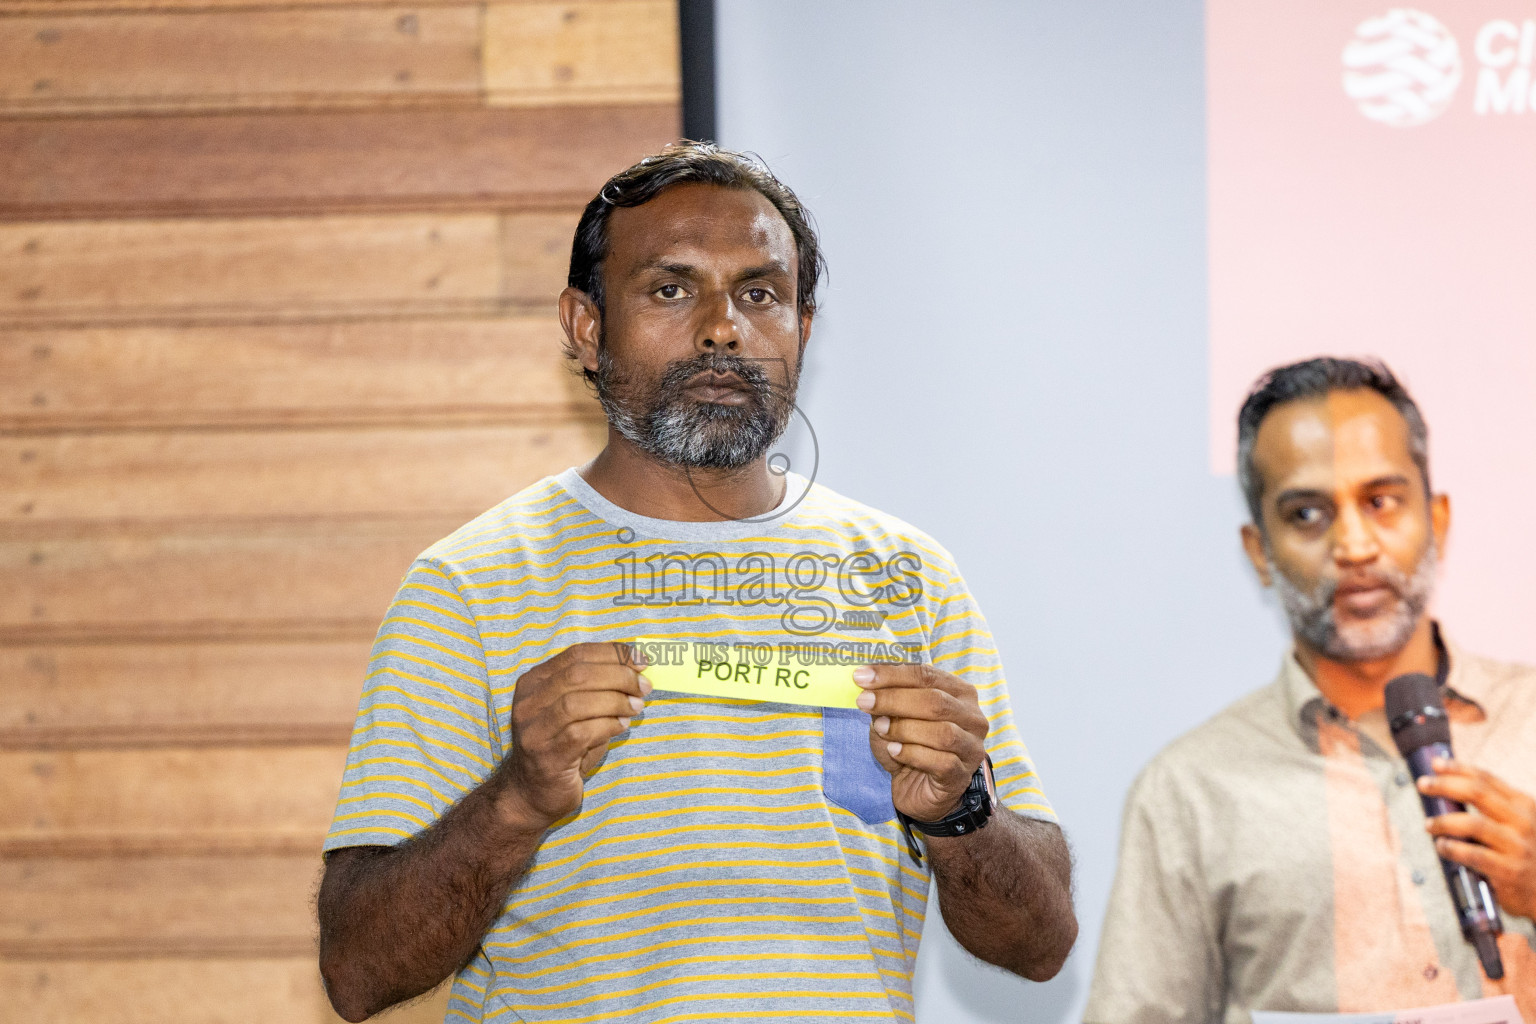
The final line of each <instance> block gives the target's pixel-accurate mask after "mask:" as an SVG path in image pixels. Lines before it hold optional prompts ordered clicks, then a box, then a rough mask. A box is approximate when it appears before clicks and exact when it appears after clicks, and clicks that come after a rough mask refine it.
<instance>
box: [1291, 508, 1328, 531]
mask: <svg viewBox="0 0 1536 1024" xmlns="http://www.w3.org/2000/svg"><path fill="white" fill-rule="evenodd" d="M1291 519H1292V520H1293V521H1295V522H1296V523H1297V524H1298V525H1300V526H1316V525H1318V524H1319V523H1321V522H1322V521H1323V510H1322V509H1320V508H1318V507H1317V506H1316V505H1303V506H1302V507H1301V508H1298V509H1297V510H1296V511H1294V512H1292V513H1291Z"/></svg>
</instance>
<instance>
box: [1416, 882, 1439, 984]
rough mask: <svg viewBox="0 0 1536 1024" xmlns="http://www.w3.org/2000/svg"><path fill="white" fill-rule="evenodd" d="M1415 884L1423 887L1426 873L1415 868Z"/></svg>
mask: <svg viewBox="0 0 1536 1024" xmlns="http://www.w3.org/2000/svg"><path fill="white" fill-rule="evenodd" d="M1413 884H1414V885H1423V884H1424V872H1422V871H1420V870H1419V869H1418V868H1414V869H1413ZM1430 970H1434V968H1433V967H1431V968H1430ZM1430 977H1434V975H1430Z"/></svg>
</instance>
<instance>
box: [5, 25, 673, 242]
mask: <svg viewBox="0 0 1536 1024" xmlns="http://www.w3.org/2000/svg"><path fill="white" fill-rule="evenodd" d="M0 24H4V22H3V20H0ZM678 127H679V126H678V108H677V106H676V105H675V104H673V105H667V106H627V107H609V106H597V107H578V108H570V107H566V108H555V109H517V110H512V109H504V110H485V109H465V110H441V109H434V110H369V111H350V112H347V111H342V112H313V113H299V114H230V115H224V116H177V117H153V118H125V117H109V118H58V119H54V118H17V119H12V120H9V121H0V217H3V218H8V219H13V220H15V219H42V218H48V217H117V216H168V215H169V216H175V215H181V214H190V213H196V214H218V215H223V214H230V213H234V214H251V213H305V212H320V211H352V210H377V209H391V208H394V209H400V208H409V209H414V210H454V209H485V208H488V207H496V208H499V209H523V208H531V207H541V208H549V207H572V208H580V207H581V206H583V205H585V204H586V202H587V200H589V199H591V198H592V196H593V195H594V194H596V192H597V190H598V188H599V187H601V185H602V183H603V182H604V181H606V180H607V179H608V177H609V176H610V175H612V174H614V173H615V172H617V171H619V170H621V169H623V168H624V167H627V166H629V165H630V164H632V163H633V162H635V161H636V160H638V159H639V158H640V157H642V156H644V155H646V154H647V153H651V152H654V151H655V150H657V149H659V148H660V147H661V146H662V145H664V144H666V143H668V142H670V141H672V140H673V139H675V138H676V137H677V133H678ZM567 243H569V239H567ZM567 252H569V249H568V248H567Z"/></svg>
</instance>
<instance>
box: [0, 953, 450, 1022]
mask: <svg viewBox="0 0 1536 1024" xmlns="http://www.w3.org/2000/svg"><path fill="white" fill-rule="evenodd" d="M0 989H3V990H4V992H5V993H6V1009H7V1012H8V1014H10V1016H8V1017H7V1020H9V1021H11V1022H12V1024H60V1022H61V1021H68V1022H69V1024H253V1022H257V1024H279V1022H280V1024H336V1022H339V1021H340V1020H341V1018H340V1017H337V1016H336V1015H335V1014H334V1013H332V1012H331V1009H330V1007H329V1006H328V1005H327V1004H326V1001H325V993H324V991H323V990H322V988H321V987H320V973H319V969H318V968H317V967H316V965H315V958H314V957H313V956H304V957H287V958H263V959H251V960H223V959H179V960H143V959H130V960H70V961H62V962H56V963H3V962H0ZM447 1004H448V988H447V986H444V987H443V988H442V989H441V990H440V991H438V992H437V993H436V994H434V995H432V996H430V997H427V998H425V999H423V1000H421V1001H419V1002H416V1003H413V1004H411V1005H409V1006H406V1007H403V1008H401V1009H397V1010H391V1011H390V1012H389V1015H388V1016H385V1017H380V1018H378V1019H379V1020H381V1021H383V1022H386V1024H442V1020H443V1016H444V1014H445V1012H446V1010H447Z"/></svg>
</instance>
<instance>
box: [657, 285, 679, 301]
mask: <svg viewBox="0 0 1536 1024" xmlns="http://www.w3.org/2000/svg"><path fill="white" fill-rule="evenodd" d="M656 294H657V295H660V296H661V297H662V298H664V299H680V298H682V297H683V289H682V286H681V285H675V284H664V285H662V286H661V287H660V288H657V289H656Z"/></svg>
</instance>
